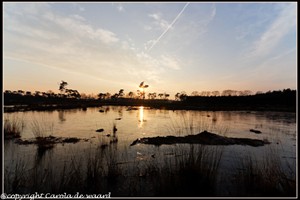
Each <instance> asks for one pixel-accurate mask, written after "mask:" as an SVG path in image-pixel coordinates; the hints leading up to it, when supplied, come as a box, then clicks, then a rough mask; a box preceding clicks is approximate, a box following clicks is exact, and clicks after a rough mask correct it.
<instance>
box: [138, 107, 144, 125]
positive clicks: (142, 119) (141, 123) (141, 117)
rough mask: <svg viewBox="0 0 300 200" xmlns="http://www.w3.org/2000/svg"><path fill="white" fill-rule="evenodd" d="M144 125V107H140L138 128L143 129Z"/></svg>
mask: <svg viewBox="0 0 300 200" xmlns="http://www.w3.org/2000/svg"><path fill="white" fill-rule="evenodd" d="M143 123H144V107H143V106H140V107H139V128H142V127H143Z"/></svg>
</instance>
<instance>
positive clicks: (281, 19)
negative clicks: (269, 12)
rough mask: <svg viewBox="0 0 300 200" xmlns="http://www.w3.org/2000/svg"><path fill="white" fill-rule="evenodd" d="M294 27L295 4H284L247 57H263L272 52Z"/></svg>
mask: <svg viewBox="0 0 300 200" xmlns="http://www.w3.org/2000/svg"><path fill="white" fill-rule="evenodd" d="M295 27H296V6H295V4H292V3H291V4H284V5H282V7H281V12H280V13H279V15H278V17H277V18H276V19H275V20H274V21H273V23H272V24H271V25H270V26H269V27H268V29H267V30H266V31H265V32H264V33H263V34H262V35H261V36H260V38H259V39H258V40H257V41H255V43H254V44H253V47H252V49H251V50H250V53H249V56H250V57H255V56H265V55H268V54H269V53H270V52H272V51H273V50H274V49H275V47H276V45H277V44H278V43H279V42H280V41H281V39H282V38H283V37H284V36H285V35H286V34H288V33H289V32H290V31H291V30H293V29H294V28H295Z"/></svg>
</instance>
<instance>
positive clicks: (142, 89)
mask: <svg viewBox="0 0 300 200" xmlns="http://www.w3.org/2000/svg"><path fill="white" fill-rule="evenodd" d="M148 87H149V85H146V84H145V83H144V81H143V82H141V83H140V84H139V89H138V90H137V91H136V92H134V91H129V92H127V93H126V92H125V90H124V89H120V90H119V91H118V92H116V93H114V94H111V93H109V92H99V93H98V94H97V95H91V94H89V95H87V94H85V93H79V92H78V91H77V90H75V89H71V88H68V83H67V82H66V81H61V83H60V84H59V87H58V91H59V93H55V92H54V91H52V90H48V91H47V92H41V91H35V92H31V91H23V90H16V91H11V90H5V91H4V96H7V97H8V96H9V97H11V98H13V97H14V98H17V97H19V98H20V97H31V98H32V97H36V98H50V99H87V100H88V99H90V100H96V99H98V100H115V99H124V98H128V99H149V100H154V99H161V100H168V99H169V98H170V94H168V93H166V92H164V93H157V92H149V93H146V89H147V88H148ZM295 91H296V90H291V89H290V88H288V89H283V90H277V91H276V90H275V91H268V92H266V93H263V92H262V91H257V92H256V93H255V94H254V93H253V92H252V91H251V90H242V91H238V90H231V89H227V90H223V91H222V92H220V91H200V92H198V91H193V92H192V93H191V94H190V95H188V94H187V93H186V92H185V91H182V92H177V93H176V94H175V96H174V97H175V101H185V100H186V99H197V98H201V97H234V96H259V95H271V94H273V95H274V94H277V95H278V94H287V93H291V92H295Z"/></svg>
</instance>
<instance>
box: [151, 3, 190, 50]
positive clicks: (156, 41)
mask: <svg viewBox="0 0 300 200" xmlns="http://www.w3.org/2000/svg"><path fill="white" fill-rule="evenodd" d="M188 5H189V3H186V4H185V5H184V7H183V8H182V10H181V11H180V12H179V13H178V15H177V16H176V17H175V18H174V20H173V21H172V23H171V24H169V25H168V27H167V28H166V29H165V31H164V32H163V33H162V34H161V35H160V36H159V37H158V38H157V39H156V40H155V42H154V43H153V44H152V46H150V48H149V49H147V50H148V51H151V49H152V48H153V47H154V46H155V45H156V44H157V43H158V42H159V41H160V40H161V38H162V37H163V36H164V35H165V34H166V33H167V32H168V31H169V30H170V28H172V26H173V25H174V24H175V23H176V21H177V20H178V19H179V17H180V16H181V15H182V13H183V12H184V10H185V9H186V7H187V6H188ZM154 17H157V16H156V15H155V16H154Z"/></svg>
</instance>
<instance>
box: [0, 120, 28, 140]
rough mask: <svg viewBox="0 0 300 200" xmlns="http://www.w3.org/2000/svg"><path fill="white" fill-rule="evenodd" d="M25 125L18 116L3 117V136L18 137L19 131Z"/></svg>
mask: <svg viewBox="0 0 300 200" xmlns="http://www.w3.org/2000/svg"><path fill="white" fill-rule="evenodd" d="M24 127H25V122H24V120H23V119H21V118H19V117H16V116H14V117H5V119H4V126H3V129H4V138H5V139H13V138H20V137H21V131H22V130H23V128H24Z"/></svg>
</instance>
